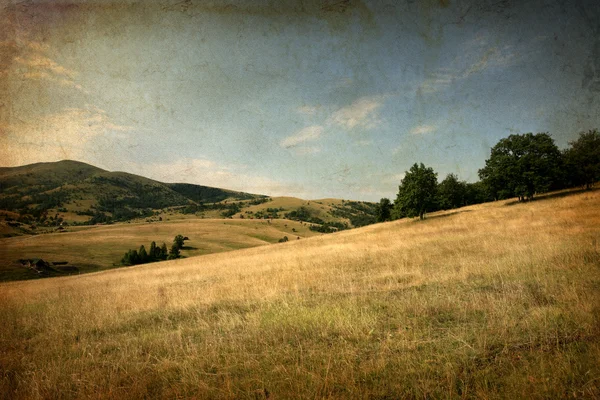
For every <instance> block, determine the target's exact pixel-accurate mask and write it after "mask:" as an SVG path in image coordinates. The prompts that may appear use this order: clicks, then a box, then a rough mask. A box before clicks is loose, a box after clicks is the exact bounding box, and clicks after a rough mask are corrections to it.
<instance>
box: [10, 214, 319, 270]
mask: <svg viewBox="0 0 600 400" xmlns="http://www.w3.org/2000/svg"><path fill="white" fill-rule="evenodd" d="M68 230H69V231H70V232H63V233H50V234H42V235H35V236H29V235H28V236H15V237H10V238H0V281H9V280H18V279H28V278H35V277H37V274H36V273H35V272H34V271H31V270H29V269H26V268H23V267H22V266H21V265H20V264H19V263H18V262H17V260H19V259H31V258H42V259H44V260H46V261H68V262H69V264H71V265H74V266H76V267H78V268H79V269H80V271H81V272H90V271H99V270H103V269H108V268H113V265H114V264H119V262H120V260H121V258H122V257H123V254H124V253H125V252H126V251H127V250H129V249H138V248H139V247H140V246H141V245H142V244H143V245H144V246H145V247H146V249H148V248H149V247H150V242H152V241H155V242H156V243H157V244H158V246H160V245H161V244H162V243H163V242H165V243H166V244H167V247H170V245H171V243H172V242H173V238H174V237H175V235H178V234H182V235H184V236H187V237H189V238H190V240H188V241H186V243H185V247H184V249H183V251H182V255H183V256H184V257H192V256H197V255H203V254H210V253H220V252H223V251H230V250H237V249H242V248H248V247H255V246H261V245H265V244H270V243H277V242H278V240H279V239H281V238H282V237H284V236H287V237H288V238H289V239H290V240H292V239H293V240H297V238H298V237H300V238H305V237H310V236H315V235H318V233H315V232H312V231H311V230H310V229H308V227H307V226H305V225H302V224H301V223H299V222H295V221H287V220H273V221H272V222H271V223H269V222H267V221H262V220H261V221H259V220H229V219H216V220H211V219H199V218H187V219H182V220H174V221H163V222H157V223H152V224H147V223H131V224H127V223H123V224H115V225H105V226H89V227H69V228H68ZM294 230H295V232H294Z"/></svg>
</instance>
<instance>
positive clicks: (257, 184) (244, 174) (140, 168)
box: [129, 158, 307, 196]
mask: <svg viewBox="0 0 600 400" xmlns="http://www.w3.org/2000/svg"><path fill="white" fill-rule="evenodd" d="M129 169H130V170H132V171H134V173H139V174H140V175H144V176H147V177H151V178H153V179H156V180H158V181H162V182H180V183H193V184H197V185H203V186H212V187H218V188H222V189H230V190H236V191H242V192H247V193H255V194H265V195H270V196H283V195H287V196H290V195H296V196H304V195H306V194H307V193H306V192H305V191H304V190H303V189H302V187H300V186H298V185H292V184H287V183H284V182H279V181H276V180H273V179H271V178H268V177H264V176H258V175H254V174H252V173H250V172H248V171H247V170H246V168H244V167H240V166H234V165H225V164H219V163H217V162H214V161H212V160H208V159H204V158H198V159H187V158H186V159H180V160H175V161H172V162H169V163H153V164H144V165H141V164H135V165H133V164H132V165H130V166H129Z"/></svg>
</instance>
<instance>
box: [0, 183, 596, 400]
mask: <svg viewBox="0 0 600 400" xmlns="http://www.w3.org/2000/svg"><path fill="white" fill-rule="evenodd" d="M284 208H285V205H284ZM223 222H228V221H221V223H223ZM235 222H236V223H242V222H243V223H248V222H249V221H238V220H236V221H235ZM250 222H252V223H256V221H250ZM149 226H150V227H152V226H153V225H149ZM599 226H600V191H598V190H595V191H585V192H578V193H574V194H568V193H566V194H561V195H560V196H552V195H547V196H540V198H539V199H537V200H535V201H532V202H527V203H516V202H511V201H498V202H494V203H487V204H481V205H477V206H469V207H465V208H462V209H458V210H454V211H451V212H439V213H432V214H430V215H429V217H428V218H427V219H426V220H424V221H418V220H409V219H402V220H398V221H394V222H389V223H382V224H376V225H371V226H367V227H363V228H358V229H353V230H348V231H343V232H338V233H334V234H331V235H323V236H318V237H313V238H306V239H303V240H295V241H291V242H288V243H284V244H277V245H273V246H264V247H256V248H248V249H240V250H237V251H233V252H229V253H226V254H225V253H220V254H208V255H202V256H197V257H189V258H186V259H181V260H174V261H167V262H162V263H155V264H148V265H141V266H136V267H130V268H123V269H118V270H111V271H103V272H99V273H95V274H86V275H81V276H73V277H63V278H56V279H45V280H41V281H23V282H9V283H0V319H1V320H2V322H3V323H2V324H0V348H2V349H3V351H2V354H1V356H0V370H2V371H6V373H5V374H4V377H3V378H2V379H0V397H5V398H12V399H26V398H62V397H65V396H66V397H69V398H88V397H94V398H124V397H127V398H228V399H232V398H248V399H257V398H263V399H264V398H275V399H306V398H328V399H349V398H373V399H414V398H449V399H481V398H486V399H502V398H510V399H520V398H528V399H548V398H553V399H554V398H598V397H600V364H599V363H598V360H599V359H600V312H599V310H600V302H599V299H600V269H599V268H598V266H599V265H600V248H599V243H600V230H599ZM92 229H98V228H92Z"/></svg>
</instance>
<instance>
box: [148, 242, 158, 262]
mask: <svg viewBox="0 0 600 400" xmlns="http://www.w3.org/2000/svg"><path fill="white" fill-rule="evenodd" d="M159 251H160V249H159V248H158V247H156V242H154V241H153V242H152V243H150V252H149V253H148V257H149V258H150V259H151V260H152V261H155V260H160V257H159V256H160V254H159Z"/></svg>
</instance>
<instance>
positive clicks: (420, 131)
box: [410, 125, 437, 135]
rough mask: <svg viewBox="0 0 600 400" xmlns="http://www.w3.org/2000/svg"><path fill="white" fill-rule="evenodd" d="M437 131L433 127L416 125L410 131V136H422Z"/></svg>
mask: <svg viewBox="0 0 600 400" xmlns="http://www.w3.org/2000/svg"><path fill="white" fill-rule="evenodd" d="M436 129H437V127H436V126H435V125H418V126H415V127H414V128H412V129H411V130H410V133H411V135H424V134H426V133H431V132H434V131H435V130H436Z"/></svg>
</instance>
